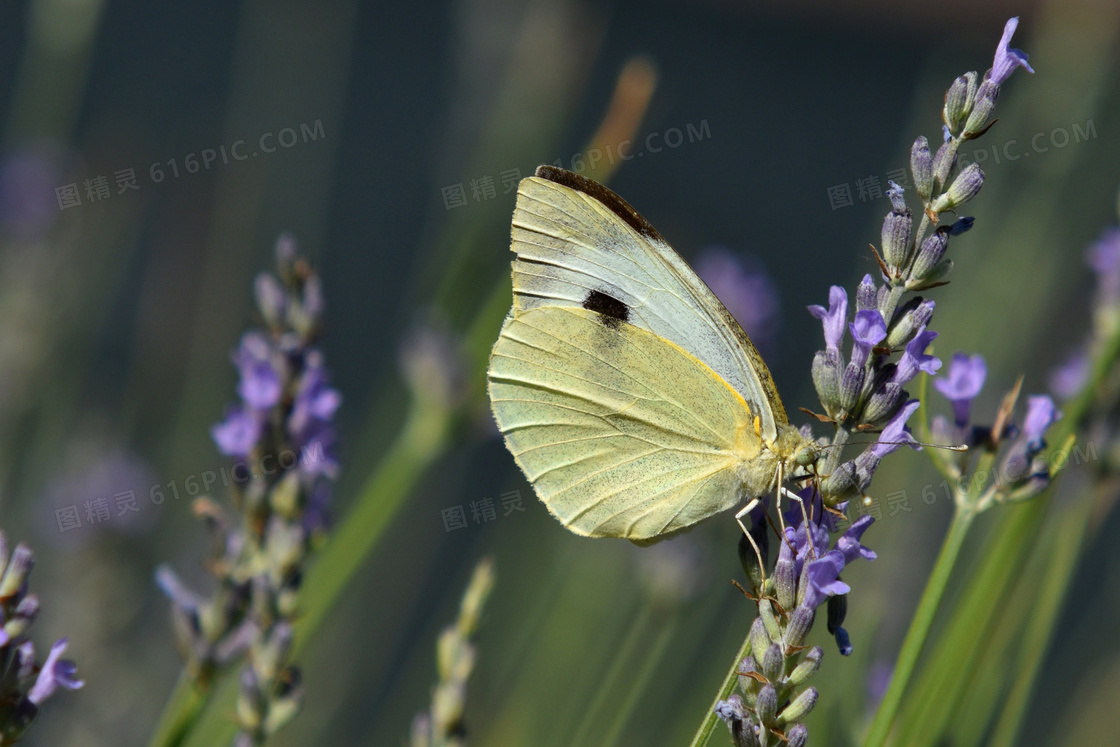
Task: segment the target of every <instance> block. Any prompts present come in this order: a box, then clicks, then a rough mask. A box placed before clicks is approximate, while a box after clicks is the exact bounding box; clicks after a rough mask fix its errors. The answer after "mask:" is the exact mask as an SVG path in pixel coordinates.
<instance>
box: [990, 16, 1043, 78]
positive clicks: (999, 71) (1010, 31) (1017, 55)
mask: <svg viewBox="0 0 1120 747" xmlns="http://www.w3.org/2000/svg"><path fill="white" fill-rule="evenodd" d="M1018 27H1019V17H1018V16H1015V17H1014V18H1011V19H1009V20H1008V21H1007V23H1006V24H1005V25H1004V27H1003V37H1002V38H1001V39H1000V40H999V46H998V47H997V48H996V56H995V59H993V60H992V71H991V73H990V75H989V78H988V79H989V80H990V81H992V82H993V83H995V84H996V85H997V86H1002V85H1003V84H1004V82H1005V81H1006V80H1007V79H1008V78H1010V77H1011V73H1013V72H1015V68H1017V67H1021V68H1024V69H1025V70H1026V71H1027V72H1028V73H1033V72H1034V68H1032V67H1031V66H1030V65H1028V64H1027V53H1026V52H1024V51H1023V50H1021V49H1012V48H1011V47H1010V46H1009V45H1010V44H1011V37H1012V36H1014V35H1015V29H1017V28H1018Z"/></svg>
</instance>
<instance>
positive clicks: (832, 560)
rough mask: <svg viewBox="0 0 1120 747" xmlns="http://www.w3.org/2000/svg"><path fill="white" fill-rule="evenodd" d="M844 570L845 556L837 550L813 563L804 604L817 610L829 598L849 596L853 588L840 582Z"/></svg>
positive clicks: (810, 566) (809, 572) (808, 573)
mask: <svg viewBox="0 0 1120 747" xmlns="http://www.w3.org/2000/svg"><path fill="white" fill-rule="evenodd" d="M842 570H844V556H843V554H842V553H839V552H837V551H836V550H830V551H828V552H827V553H825V554H824V555H823V556H821V557H819V558H817V559H816V560H814V561H813V562H811V563H810V564H809V569H808V571H807V572H806V574H807V576H808V579H809V588H808V589H806V590H805V597H804V599H803V600H802V604H803V605H805V606H806V607H809V608H810V609H816V608H817V607H819V606H820V605H821V603H822V602H824V600H825V599H826V598H827V597H831V596H835V595H837V594H847V593H848V592H849V591H851V590H852V589H851V587H850V586H848V585H847V584H846V583H844V582H843V581H841V580H840V571H842Z"/></svg>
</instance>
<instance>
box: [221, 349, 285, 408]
mask: <svg viewBox="0 0 1120 747" xmlns="http://www.w3.org/2000/svg"><path fill="white" fill-rule="evenodd" d="M233 363H234V365H235V366H237V370H238V371H239V372H240V374H241V381H240V382H239V383H238V385H237V393H238V394H239V395H241V399H242V400H243V401H244V402H245V404H247V405H249V407H252V408H253V409H256V410H267V409H268V408H270V407H272V406H273V405H275V404H276V403H277V402H279V401H280V395H281V394H282V393H283V384H282V382H281V375H280V373H279V372H278V371H277V370H276V367H275V365H274V364H273V352H272V346H271V345H270V344H269V341H268V339H267V338H266V337H265V336H264V335H262V334H261V333H260V332H247V333H245V335H244V336H243V337H242V338H241V345H240V346H239V347H238V348H237V351H236V352H235V353H234V354H233Z"/></svg>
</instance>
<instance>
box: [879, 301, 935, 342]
mask: <svg viewBox="0 0 1120 747" xmlns="http://www.w3.org/2000/svg"><path fill="white" fill-rule="evenodd" d="M932 318H933V301H926V300H923V299H922V297H921V296H915V297H914V298H911V299H910V300H909V301H907V302H906V304H905V305H904V306H903V307H902V308H901V309H899V310H898V311H897V312H896V313H895V315H894V319H892V320H891V326H890V329H888V330H887V345H888V346H889V347H891V348H900V347H902V346H903V345H905V344H906V343H908V342H910V341H911V340H913V339H914V335H916V334H918V330H919V329H921V328H922V327H924V326H926V325H927V324H929V320H930V319H932Z"/></svg>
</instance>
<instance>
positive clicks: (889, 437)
mask: <svg viewBox="0 0 1120 747" xmlns="http://www.w3.org/2000/svg"><path fill="white" fill-rule="evenodd" d="M919 406H921V403H920V402H919V401H918V400H916V399H912V400H910V401H909V402H907V403H906V404H905V405H903V406H902V407H901V408H900V409H899V411H898V412H897V413H895V415H894V417H893V418H891V419H890V420H889V421H888V422H887V425H886V427H885V428H883V432H882V433H880V434H879V440H878V441H876V442H875V443H873V444H871V446H870V447H869V448H868V451H870V452H871V453H872V454H874V455H875V456H876V457H878V458H879V459H882V458H883V457H885V456H886V455H887V454H890V453H891V452H893V451H894V450H895V449H897V448H898V447H899V446H902V445H903V444H909V445H910V447H911V448H912V449H914V450H915V451H920V450H921V448H922V447H921V446H919V445H918V442H917V441H915V440H914V437H913V436H911V435H910V431H909V429H908V428H907V426H906V421H907V420H909V419H910V416H911V415H913V414H914V413H915V412H917V410H918V407H919Z"/></svg>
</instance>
